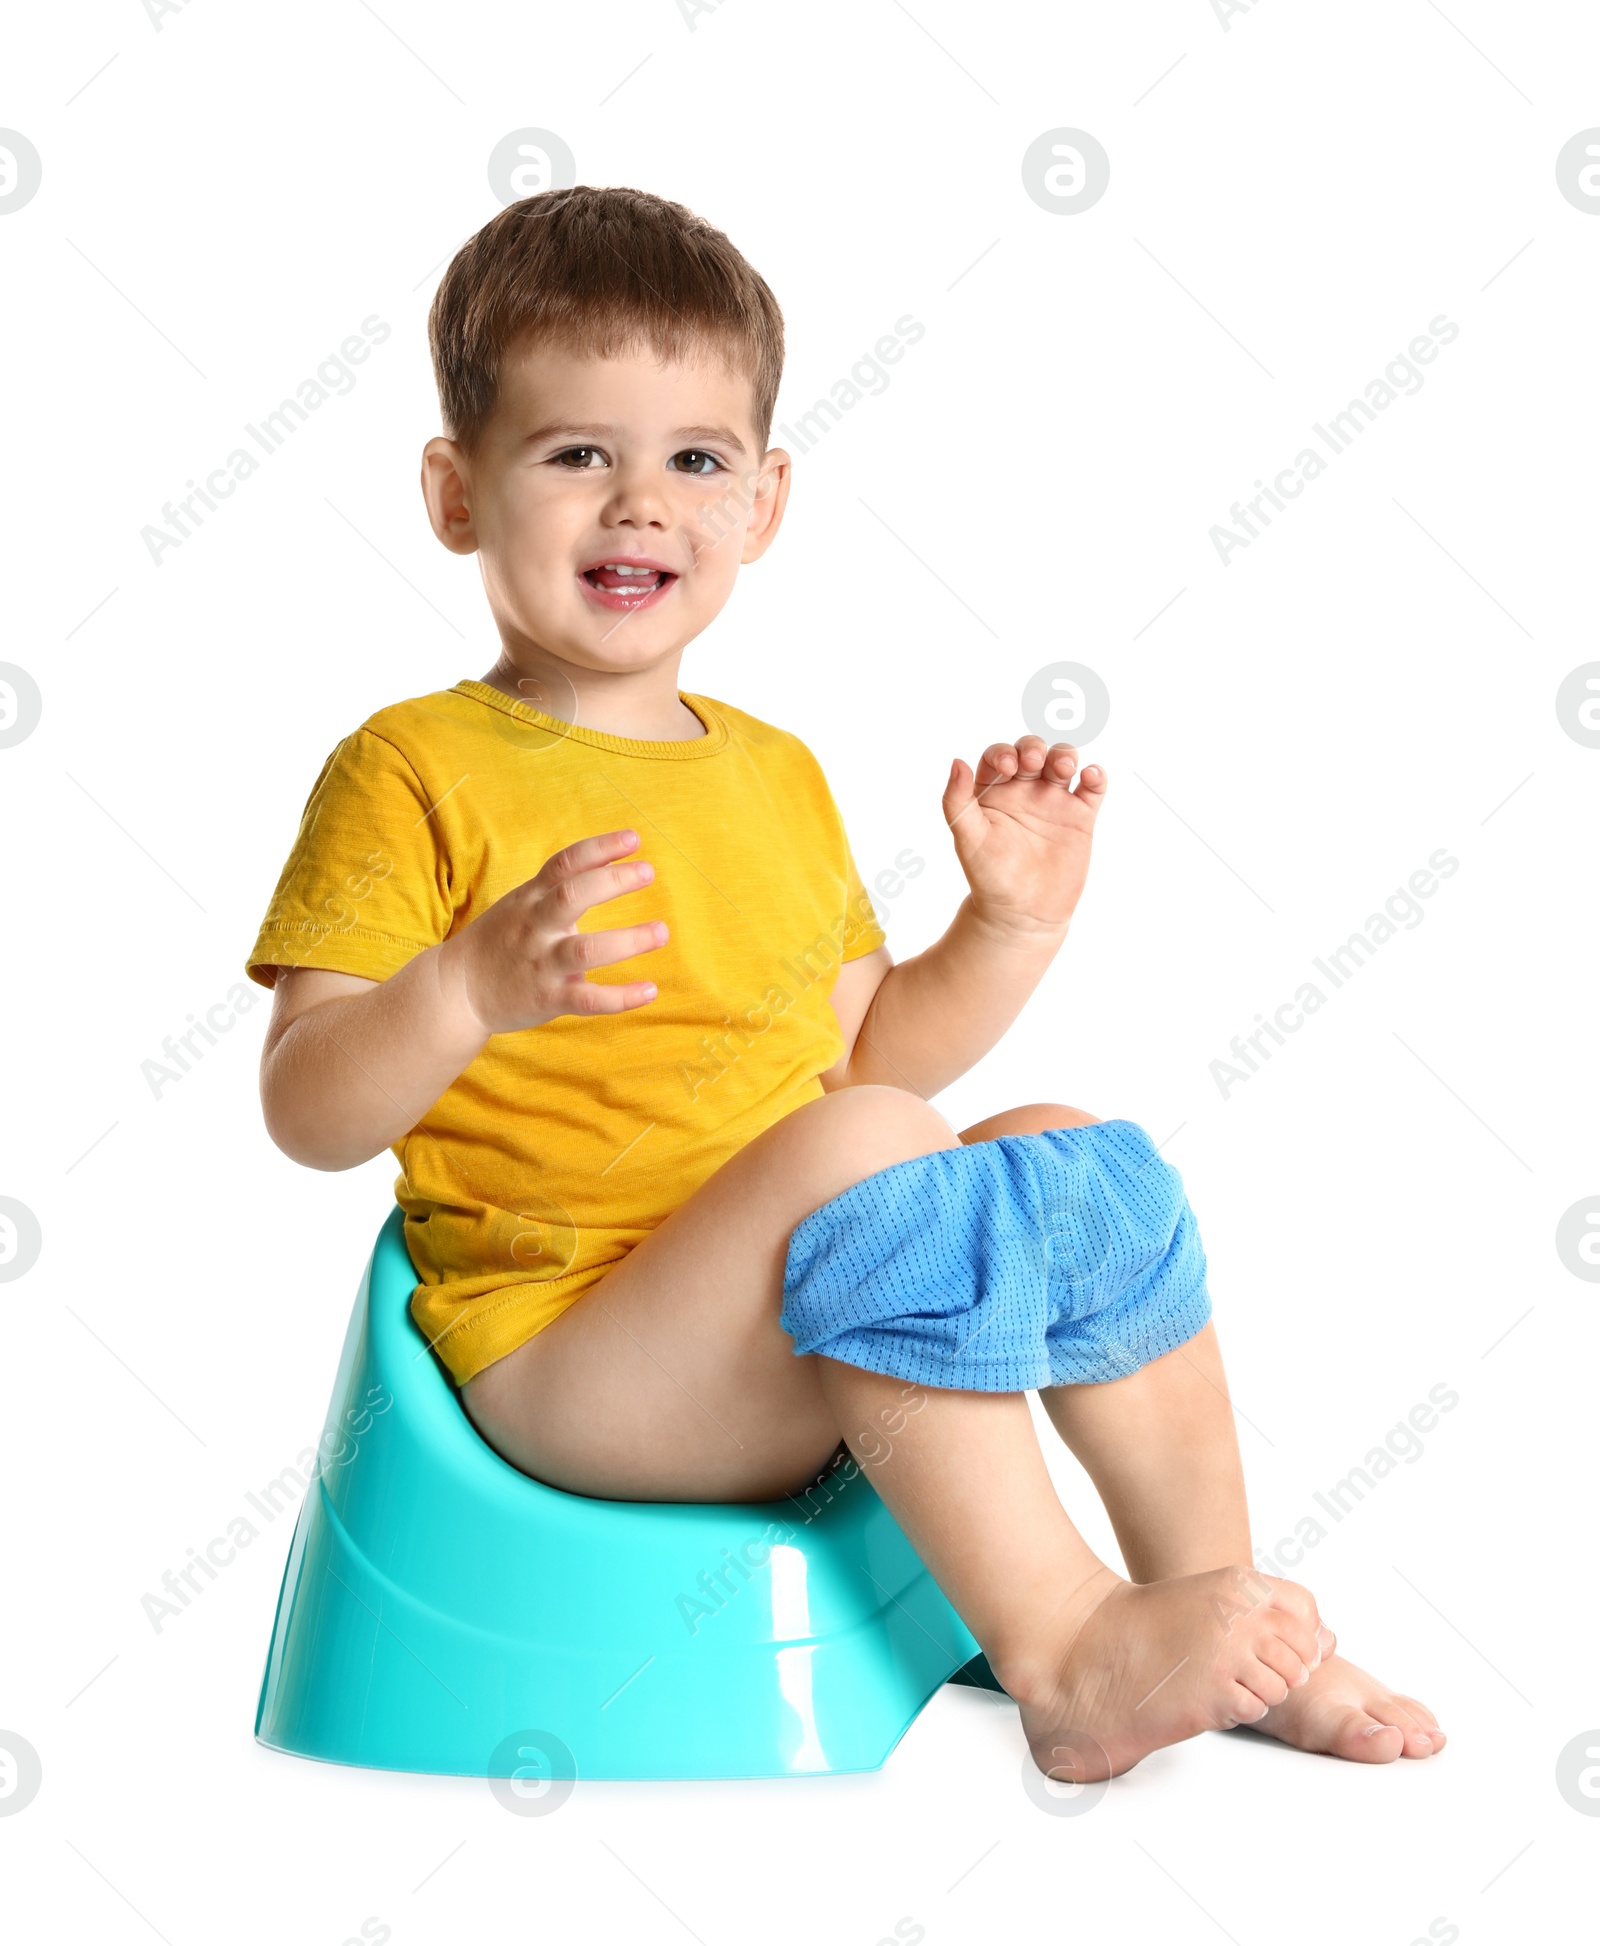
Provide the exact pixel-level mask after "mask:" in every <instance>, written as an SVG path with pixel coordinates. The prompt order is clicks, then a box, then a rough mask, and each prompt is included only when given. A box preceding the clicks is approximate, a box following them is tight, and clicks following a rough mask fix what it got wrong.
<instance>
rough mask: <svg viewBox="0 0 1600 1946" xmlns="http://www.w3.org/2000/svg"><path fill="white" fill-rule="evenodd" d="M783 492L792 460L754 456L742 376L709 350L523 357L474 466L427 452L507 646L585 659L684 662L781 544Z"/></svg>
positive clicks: (548, 351) (449, 530) (437, 450)
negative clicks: (746, 571) (680, 658)
mask: <svg viewBox="0 0 1600 1946" xmlns="http://www.w3.org/2000/svg"><path fill="white" fill-rule="evenodd" d="M788 485H789V459H788V455H787V454H786V453H783V452H781V451H772V452H769V453H761V452H759V451H758V449H757V444H756V435H755V429H754V427H753V425H752V423H751V393H750V382H749V380H748V379H746V378H745V377H744V375H743V374H742V373H741V372H738V371H735V370H734V369H732V367H730V366H729V365H728V364H727V363H726V362H725V361H724V360H723V359H722V358H721V357H719V356H718V355H717V353H716V352H715V351H711V350H708V351H707V352H706V354H705V356H704V358H703V359H701V360H697V361H696V362H694V363H690V364H669V365H664V364H661V363H658V362H657V360H656V358H655V356H654V354H653V353H652V352H650V351H649V350H647V349H646V350H642V351H638V352H632V353H628V354H625V355H622V356H619V357H615V358H603V359H602V358H590V357H584V356H581V355H579V354H577V353H574V352H570V351H565V350H560V349H556V348H554V347H551V348H540V349H529V350H526V351H524V352H522V353H520V354H517V355H515V356H513V357H511V358H508V359H507V361H506V367H505V370H504V372H503V374H502V378H501V385H500V397H499V402H498V404H497V406H496V409H495V414H494V418H493V420H492V422H491V424H490V425H489V427H488V428H487V429H486V431H485V434H484V437H483V440H482V443H481V445H480V447H479V449H478V451H477V452H476V453H475V454H474V455H473V456H472V457H471V458H470V459H469V458H468V457H467V456H466V455H465V454H464V453H463V452H462V451H461V449H460V448H459V447H458V446H457V445H456V444H455V442H454V441H453V440H448V439H433V440H430V441H429V442H428V445H427V447H426V448H425V449H424V452H423V492H424V495H425V497H426V498H427V501H428V512H429V517H430V519H431V520H432V522H433V528H434V532H435V533H436V534H438V536H439V538H440V539H441V540H442V541H443V542H444V543H445V545H446V546H447V547H449V548H451V549H453V550H454V551H455V552H457V553H462V554H469V553H473V552H476V553H477V554H478V556H479V565H480V568H481V570H482V573H483V580H484V587H485V590H486V592H487V594H488V597H489V604H490V607H491V608H492V609H493V611H494V615H495V619H496V621H497V622H498V624H499V627H500V633H501V637H502V640H503V641H504V643H505V645H506V648H507V650H508V652H510V653H511V654H512V655H513V657H514V658H515V657H516V655H517V652H518V651H519V650H520V651H522V652H523V653H524V654H525V655H526V654H528V653H529V652H530V651H531V652H532V657H533V658H534V659H537V656H538V654H539V652H541V651H542V652H543V653H544V654H546V655H554V656H557V657H559V658H560V659H561V660H562V661H563V662H565V663H568V664H572V665H575V666H577V667H579V668H587V669H609V670H622V669H638V668H642V667H648V666H650V665H651V664H654V663H657V662H660V661H661V660H663V659H664V658H666V657H669V656H670V657H674V658H675V657H676V655H677V654H678V653H680V652H681V651H682V649H683V647H684V645H685V644H686V643H687V642H690V641H692V640H693V638H694V637H695V636H696V635H698V634H699V633H700V631H701V630H702V629H703V628H705V627H706V626H707V624H708V623H709V622H710V621H711V620H712V619H713V617H714V616H715V615H716V614H717V613H718V611H719V610H720V609H721V608H722V605H723V604H724V602H726V601H727V599H728V596H729V595H730V594H731V593H732V591H733V583H734V578H735V576H736V575H737V573H738V570H739V567H740V565H741V564H742V563H743V562H746V561H754V560H756V559H757V558H758V557H759V556H760V555H761V554H763V553H764V552H765V551H766V549H767V547H768V546H769V545H770V543H771V541H772V539H773V537H774V535H775V534H776V533H777V530H778V523H779V520H780V518H781V516H782V512H783V506H784V502H785V500H786V499H787V497H788ZM613 564H616V565H620V566H621V567H628V566H630V565H633V566H643V567H644V568H646V569H647V572H645V573H643V574H632V575H623V574H618V573H615V572H612V571H610V570H611V568H612V565H613ZM674 666H675V665H674Z"/></svg>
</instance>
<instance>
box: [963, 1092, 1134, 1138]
mask: <svg viewBox="0 0 1600 1946" xmlns="http://www.w3.org/2000/svg"><path fill="white" fill-rule="evenodd" d="M1099 1119H1100V1117H1099V1116H1098V1115H1091V1114H1090V1113H1089V1112H1088V1110H1087V1109H1083V1108H1068V1107H1067V1106H1066V1105H1065V1104H1064V1103H1062V1102H1059V1101H1032V1102H1029V1103H1028V1104H1027V1106H1026V1107H1024V1108H1003V1109H1002V1110H1001V1111H1000V1113H999V1114H998V1115H989V1116H986V1117H985V1119H984V1120H983V1121H981V1122H974V1123H973V1124H972V1126H971V1128H964V1129H963V1130H962V1131H961V1139H962V1141H963V1142H992V1141H994V1139H995V1137H996V1136H999V1135H1043V1134H1044V1132H1045V1130H1046V1129H1047V1128H1087V1127H1088V1126H1089V1124H1090V1123H1091V1122H1097V1121H1099Z"/></svg>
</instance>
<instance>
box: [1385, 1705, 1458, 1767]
mask: <svg viewBox="0 0 1600 1946" xmlns="http://www.w3.org/2000/svg"><path fill="white" fill-rule="evenodd" d="M1391 1705H1392V1707H1391ZM1382 1710H1383V1714H1384V1715H1386V1716H1387V1717H1389V1718H1390V1720H1391V1721H1392V1722H1394V1723H1396V1724H1397V1725H1398V1726H1399V1728H1400V1730H1401V1733H1402V1734H1403V1735H1404V1737H1405V1749H1404V1751H1403V1752H1402V1754H1403V1755H1404V1756H1407V1757H1431V1756H1432V1755H1433V1753H1434V1752H1435V1751H1436V1750H1442V1749H1443V1748H1444V1746H1445V1743H1446V1741H1447V1739H1446V1737H1445V1733H1444V1731H1443V1730H1441V1729H1440V1728H1439V1725H1438V1723H1437V1722H1436V1721H1435V1720H1434V1714H1433V1711H1432V1710H1430V1709H1428V1708H1426V1707H1425V1706H1424V1705H1423V1704H1421V1703H1418V1702H1416V1701H1414V1700H1413V1699H1412V1698H1411V1697H1410V1696H1390V1697H1386V1698H1385V1699H1384V1703H1383V1705H1382Z"/></svg>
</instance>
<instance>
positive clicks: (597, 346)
mask: <svg viewBox="0 0 1600 1946" xmlns="http://www.w3.org/2000/svg"><path fill="white" fill-rule="evenodd" d="M529 339H539V340H543V341H544V342H545V343H554V344H561V345H564V346H568V347H570V348H572V349H574V350H579V351H583V352H586V353H589V354H592V355H593V356H595V357H599V358H606V357H611V356H614V355H615V354H616V353H618V352H620V351H625V350H631V349H633V348H635V347H637V346H639V345H641V344H643V345H649V346H650V348H651V349H652V350H653V351H654V352H655V354H656V356H657V357H659V358H662V359H667V360H674V361H676V360H680V359H690V358H693V357H695V356H697V355H699V354H700V353H701V352H702V351H703V350H704V348H705V345H706V344H707V343H709V344H711V345H712V346H713V347H714V348H715V349H716V350H718V351H719V352H721V354H722V355H723V356H724V357H725V358H726V359H727V360H728V362H729V363H730V364H732V365H733V366H735V367H736V368H737V369H738V370H739V371H741V372H743V373H744V375H745V376H746V377H747V378H748V379H749V380H750V383H751V388H752V391H753V394H754V400H753V411H754V417H755V429H756V434H757V437H758V438H759V440H760V443H761V445H762V446H763V447H765V445H766V442H767V438H768V435H769V434H770V432H771V430H772V414H773V411H774V409H775V407H776V405H777V399H778V380H779V378H780V376H781V375H782V372H783V313H782V312H781V311H780V310H779V309H778V301H777V299H776V298H775V297H774V296H773V295H772V292H771V290H770V289H769V288H768V287H767V284H766V282H765V280H764V279H763V278H762V277H761V276H760V275H759V273H758V272H756V271H755V270H753V269H752V268H751V267H750V265H749V264H748V263H747V262H746V261H745V259H744V258H743V257H742V256H741V255H740V254H739V252H738V251H737V250H736V249H735V248H734V247H733V245H732V244H731V243H730V242H729V241H728V239H727V238H726V237H725V236H724V235H723V234H722V232H721V231H720V230H718V229H714V228H713V227H712V226H711V224H709V223H708V222H706V220H705V218H704V217H700V216H696V215H695V214H694V212H693V211H692V210H688V209H685V208H684V206H683V205H682V204H681V203H669V202H667V201H665V200H664V199H663V198H662V197H660V196H652V195H650V194H649V192H648V191H646V190H643V189H590V188H588V187H586V186H585V185H583V184H581V183H580V184H578V185H577V186H576V187H575V188H571V189H550V190H546V191H545V192H544V193H543V194H542V195H538V196H526V197H524V198H523V199H522V200H521V201H520V202H515V203H511V204H509V205H508V206H507V207H506V208H505V209H503V210H502V211H501V212H500V214H499V215H498V216H496V217H494V218H493V219H492V220H491V221H490V222H488V223H486V224H484V226H483V228H482V229H481V230H479V231H478V233H477V234H476V235H475V236H473V237H471V238H469V239H468V241H467V242H466V243H464V244H463V245H462V247H461V248H460V249H459V250H458V251H457V252H456V254H455V256H454V257H453V258H452V259H451V261H450V268H449V269H448V270H447V271H446V272H445V274H444V276H443V278H442V279H441V281H440V284H439V288H438V290H437V291H436V292H435V293H434V299H433V305H432V308H431V309H430V311H429V313H428V342H429V345H430V346H431V348H432V351H433V373H434V379H435V382H436V383H437V385H438V387H439V411H440V415H441V417H442V420H443V424H444V430H445V433H446V435H447V437H449V438H451V439H454V440H455V441H456V442H457V443H458V444H459V445H460V446H462V447H463V448H464V449H465V450H466V451H467V452H468V453H470V452H472V450H473V449H474V447H475V446H476V445H477V443H478V441H479V440H480V438H481V437H482V435H483V432H484V429H485V427H486V426H487V425H488V423H489V420H490V417H491V416H492V414H493V412H494V408H495V401H496V398H497V396H498V392H499V381H500V371H501V362H502V360H503V359H504V358H505V356H506V354H507V353H508V352H510V351H511V350H512V349H514V348H515V347H516V346H517V345H518V344H520V343H522V342H523V341H525V340H529Z"/></svg>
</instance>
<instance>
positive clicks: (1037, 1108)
mask: <svg viewBox="0 0 1600 1946" xmlns="http://www.w3.org/2000/svg"><path fill="white" fill-rule="evenodd" d="M1095 1119H1096V1118H1095V1117H1094V1116H1092V1115H1087V1114H1085V1113H1084V1112H1083V1111H1082V1110H1081V1109H1075V1108H1065V1107H1062V1106H1061V1105H1059V1104H1057V1103H1036V1104H1034V1105H1032V1106H1030V1107H1027V1108H1019V1109H1013V1110H1011V1111H1009V1112H1008V1113H1006V1114H1002V1115H995V1116H991V1117H990V1118H989V1120H988V1121H985V1122H980V1123H978V1124H976V1126H975V1127H973V1128H970V1129H966V1130H964V1131H963V1132H962V1137H961V1139H962V1141H964V1142H969V1141H991V1140H993V1138H994V1137H995V1136H997V1135H1033V1134H1038V1133H1040V1132H1042V1131H1043V1130H1044V1129H1047V1128H1078V1127H1082V1126H1084V1125H1085V1124H1086V1123H1089V1122H1092V1121H1094V1120H1095ZM1039 1400H1040V1403H1041V1404H1042V1405H1043V1406H1044V1409H1045V1411H1046V1412H1047V1413H1048V1414H1049V1415H1050V1419H1051V1422H1052V1423H1053V1424H1054V1426H1055V1428H1056V1430H1057V1431H1058V1432H1059V1433H1060V1435H1061V1437H1062V1439H1063V1440H1064V1441H1065V1442H1066V1444H1067V1446H1068V1447H1069V1448H1070V1449H1071V1450H1072V1452H1073V1454H1074V1456H1075V1457H1076V1458H1077V1459H1078V1461H1079V1463H1080V1464H1081V1465H1082V1467H1083V1469H1084V1471H1085V1472H1086V1473H1087V1474H1088V1475H1089V1478H1090V1479H1091V1480H1092V1481H1093V1482H1094V1485H1095V1490H1096V1491H1097V1492H1098V1493H1099V1495H1100V1497H1101V1499H1102V1500H1103V1501H1104V1503H1105V1508H1106V1512H1107V1513H1108V1514H1109V1516H1110V1518H1111V1525H1112V1528H1113V1530H1114V1531H1115V1533H1116V1536H1117V1544H1118V1546H1119V1547H1120V1548H1121V1550H1122V1558H1123V1560H1124V1561H1125V1562H1126V1564H1127V1568H1128V1572H1129V1574H1130V1575H1131V1576H1132V1578H1133V1580H1134V1581H1136V1582H1150V1581H1160V1580H1164V1579H1166V1578H1168V1577H1170V1576H1174V1575H1193V1574H1199V1573H1202V1572H1204V1571H1205V1570H1206V1569H1208V1568H1217V1567H1221V1566H1223V1565H1224V1564H1227V1563H1231V1562H1236V1561H1248V1560H1249V1559H1250V1558H1251V1548H1250V1520H1249V1514H1248V1512H1247V1510H1246V1505H1245V1490H1244V1470H1243V1466H1242V1464H1241V1462H1240V1458H1239V1446H1238V1440H1237V1437H1236V1435H1235V1431H1234V1423H1233V1405H1232V1402H1231V1400H1230V1398H1229V1395H1228V1382H1227V1378H1226V1376H1225V1374H1224V1372H1223V1368H1222V1352H1221V1349H1220V1347H1219V1346H1218V1343H1217V1334H1216V1330H1215V1328H1214V1326H1213V1325H1211V1324H1209V1323H1208V1324H1207V1325H1206V1326H1205V1327H1204V1328H1203V1329H1202V1330H1201V1331H1199V1332H1198V1333H1197V1334H1196V1335H1195V1336H1194V1337H1193V1338H1191V1339H1190V1340H1189V1342H1188V1343H1187V1344H1184V1345H1180V1346H1179V1347H1178V1348H1177V1349H1176V1350H1175V1351H1169V1352H1168V1353H1167V1354H1166V1355H1165V1357H1162V1358H1157V1359H1155V1360H1154V1361H1152V1363H1150V1364H1149V1365H1146V1366H1145V1367H1143V1369H1142V1370H1140V1371H1137V1372H1134V1373H1131V1374H1130V1375H1129V1376H1128V1377H1126V1378H1119V1379H1112V1380H1110V1381H1108V1382H1107V1383H1105V1384H1103V1385H1060V1386H1052V1387H1048V1388H1047V1389H1046V1390H1044V1391H1042V1392H1041V1393H1040V1394H1039ZM1251 1727H1252V1728H1255V1729H1258V1730H1262V1731H1265V1732H1266V1733H1267V1734H1269V1735H1273V1736H1279V1737H1282V1738H1283V1739H1284V1740H1285V1741H1286V1742H1290V1743H1294V1744H1297V1745H1299V1746H1300V1747H1301V1748H1304V1749H1314V1750H1327V1751H1332V1752H1333V1753H1334V1754H1335V1755H1338V1756H1343V1757H1350V1758H1354V1759H1357V1760H1359V1761H1365V1762H1369V1763H1387V1762H1389V1761H1390V1760H1392V1759H1393V1758H1395V1757H1399V1756H1407V1757H1428V1756H1431V1755H1432V1754H1433V1753H1434V1751H1435V1750H1441V1749H1443V1747H1444V1743H1445V1736H1444V1732H1443V1731H1442V1730H1441V1729H1440V1728H1439V1727H1438V1724H1437V1723H1436V1722H1435V1721H1434V1718H1433V1714H1432V1712H1431V1711H1430V1710H1428V1709H1426V1708H1425V1707H1424V1706H1423V1705H1422V1704H1421V1703H1418V1702H1416V1701H1415V1700H1413V1699H1412V1698H1411V1697H1409V1696H1400V1695H1396V1694H1395V1693H1393V1692H1392V1691H1390V1690H1389V1689H1388V1688H1387V1687H1386V1686H1385V1685H1384V1684H1382V1683H1380V1682H1378V1681H1377V1680H1376V1679H1375V1678H1374V1677H1372V1676H1368V1675H1366V1674H1365V1673H1364V1672H1363V1671H1361V1670H1359V1669H1356V1668H1355V1667H1354V1666H1353V1665H1352V1664H1350V1663H1348V1662H1346V1661H1345V1660H1344V1658H1343V1657H1342V1656H1337V1655H1329V1656H1327V1657H1325V1658H1324V1660H1323V1662H1322V1664H1321V1666H1320V1667H1318V1668H1316V1669H1315V1671H1314V1674H1313V1677H1312V1680H1311V1681H1310V1682H1309V1683H1307V1684H1306V1685H1305V1686H1304V1687H1300V1686H1296V1688H1295V1689H1294V1690H1293V1691H1292V1692H1291V1694H1290V1695H1289V1696H1288V1697H1287V1698H1285V1699H1284V1701H1283V1702H1282V1703H1281V1704H1279V1705H1276V1706H1275V1707H1274V1708H1272V1709H1270V1710H1269V1711H1268V1713H1267V1715H1266V1716H1265V1717H1263V1718H1262V1719H1261V1720H1260V1721H1259V1722H1258V1723H1255V1724H1253V1725H1252V1726H1251Z"/></svg>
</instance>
